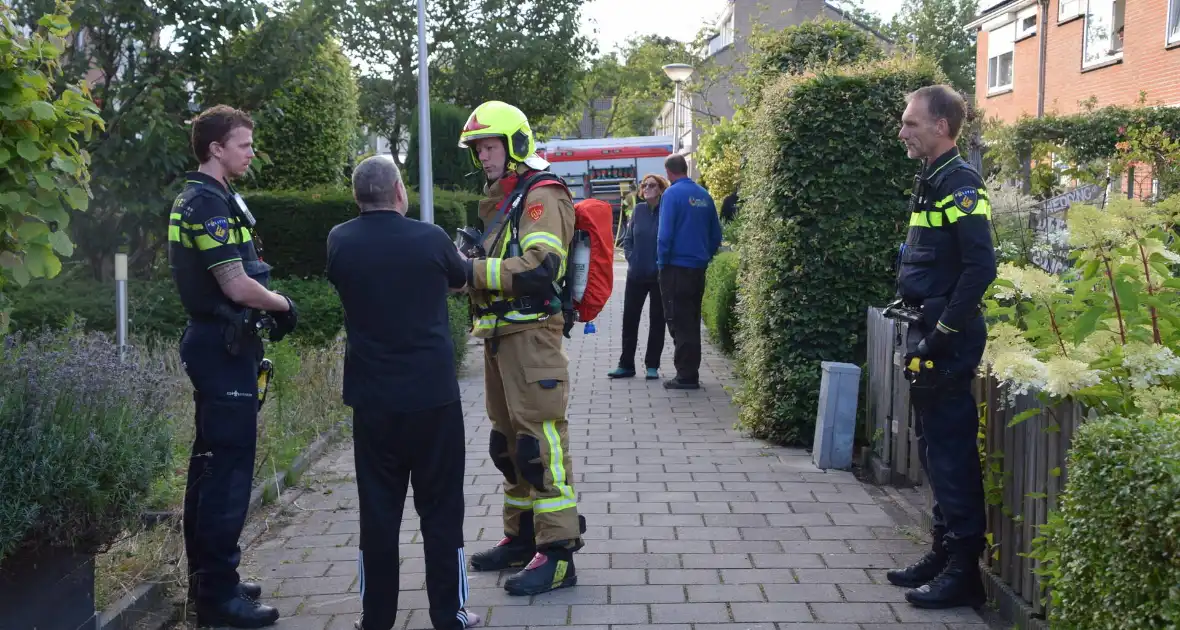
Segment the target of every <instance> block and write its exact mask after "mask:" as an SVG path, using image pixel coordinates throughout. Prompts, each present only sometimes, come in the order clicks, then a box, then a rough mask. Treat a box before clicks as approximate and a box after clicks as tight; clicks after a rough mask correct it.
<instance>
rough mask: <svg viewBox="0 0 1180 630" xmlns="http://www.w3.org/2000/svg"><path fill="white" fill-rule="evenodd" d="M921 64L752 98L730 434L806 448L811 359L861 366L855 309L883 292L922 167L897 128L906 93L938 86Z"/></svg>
mask: <svg viewBox="0 0 1180 630" xmlns="http://www.w3.org/2000/svg"><path fill="white" fill-rule="evenodd" d="M942 78H943V77H942V75H941V72H940V71H939V70H938V68H937V66H935V65H934V64H933V63H931V62H929V61H927V60H921V59H890V60H886V61H880V62H875V63H871V64H866V65H860V66H856V67H840V68H833V69H826V70H822V71H819V72H818V73H817V74H815V75H811V76H806V75H796V76H783V77H782V78H780V79H779V81H778V82H776V83H775V84H773V86H771V87H770V88H768V89H767V90H766V92H765V93H764V94H763V99H762V106H761V107H760V108H759V111H758V113H757V117H756V120H755V123H754V124H753V125H752V131H751V133H750V134H749V135H750V139H751V146H750V147H749V154H748V161H747V164H746V169H745V171H744V172H743V174H742V177H743V180H744V181H745V182H746V184H745V186H743V189H744V190H746V191H748V192H747V195H746V196H745V197H744V198H743V206H742V213H743V214H744V215H745V216H744V217H743V220H742V222H741V224H742V226H743V228H742V229H741V234H740V241H741V248H742V265H741V271H740V273H739V277H738V286H739V287H740V289H739V290H740V291H741V296H740V299H739V314H740V315H739V316H740V319H741V322H740V327H739V332H738V344H737V345H738V348H739V361H738V363H739V364H740V366H741V368H740V369H741V374H742V377H743V378H742V380H743V388H742V390H741V391H740V392H739V394H738V397H737V398H738V402H739V403H740V405H741V414H740V425H741V426H742V427H743V428H744V429H746V430H748V431H750V432H751V433H752V434H753V435H755V436H756V437H759V438H762V439H767V440H770V441H774V442H779V443H784V444H805V443H808V442H809V441H810V439H811V437H812V435H813V431H814V425H815V408H816V404H817V402H818V392H819V384H820V363H821V361H842V362H848V363H853V364H856V365H859V364H861V363H862V360H863V356H864V352H865V349H864V344H865V331H864V328H865V317H864V314H865V308H866V307H867V306H869V305H871V304H884V303H886V302H887V301H888V299H889V298H890V297H891V296H892V295H893V291H894V274H893V271H892V263H893V260H894V258H895V257H896V254H897V247H898V244H899V243H900V242H901V241H902V240H903V239H904V234H905V227H906V216H907V215H906V204H907V201H908V195H909V189H910V187H911V184H912V182H913V177H914V173H915V172H916V171H917V169H918V167H919V163H918V162H916V161H914V160H910V159H908V158H907V157H906V155H905V151H904V149H903V146H902V144H901V143H900V142H898V140H897V129H898V125H899V121H900V119H901V114H902V112H903V111H904V109H905V96H906V94H908V93H909V92H911V91H913V90H915V89H917V88H919V87H922V86H925V85H930V84H933V83H939V82H941V80H942Z"/></svg>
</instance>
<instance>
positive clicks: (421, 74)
mask: <svg viewBox="0 0 1180 630" xmlns="http://www.w3.org/2000/svg"><path fill="white" fill-rule="evenodd" d="M426 66H427V64H426V0H418V201H419V204H420V205H421V206H422V210H421V213H420V215H419V216H420V218H421V220H422V221H423V222H424V223H434V175H433V174H432V173H431V172H430V77H429V76H428V75H427V71H426Z"/></svg>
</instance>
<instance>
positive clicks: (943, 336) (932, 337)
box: [917, 326, 951, 358]
mask: <svg viewBox="0 0 1180 630" xmlns="http://www.w3.org/2000/svg"><path fill="white" fill-rule="evenodd" d="M950 344H951V335H950V333H946V332H943V330H942V327H941V326H935V327H934V330H933V331H931V333H930V334H929V335H926V337H925V338H924V339H922V341H919V342H918V352H917V356H920V357H924V358H928V357H937V356H941V355H942V354H943V353H944V352H946V350H947V348H948V347H949V346H950Z"/></svg>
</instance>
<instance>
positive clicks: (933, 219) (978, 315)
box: [887, 85, 996, 608]
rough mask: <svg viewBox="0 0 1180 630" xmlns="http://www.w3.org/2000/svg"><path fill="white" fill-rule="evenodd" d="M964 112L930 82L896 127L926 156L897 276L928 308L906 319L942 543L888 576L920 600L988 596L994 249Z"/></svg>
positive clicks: (918, 307) (955, 602)
mask: <svg viewBox="0 0 1180 630" xmlns="http://www.w3.org/2000/svg"><path fill="white" fill-rule="evenodd" d="M965 117H966V103H965V102H964V101H963V99H962V97H961V96H959V95H958V94H957V93H956V92H955V91H954V90H953V89H951V88H949V87H947V86H942V85H936V86H931V87H926V88H922V89H920V90H918V91H917V92H915V93H913V94H911V95H910V97H909V105H908V107H907V108H906V110H905V113H904V114H903V116H902V127H901V132H900V134H899V135H900V137H901V139H902V141H904V142H905V144H906V148H907V149H908V152H909V156H910V157H912V158H920V159H922V160H923V168H922V170H921V172H920V173H919V176H918V178H917V180H916V182H915V190H914V194H913V197H912V198H911V207H910V229H909V233H908V235H907V236H906V241H905V243H904V244H903V245H902V246H901V252H900V255H899V262H900V264H899V266H898V276H897V287H898V297H899V298H901V300H902V301H903V303H904V305H905V306H907V307H909V308H910V309H913V310H914V311H917V312H920V313H921V319H920V321H919V322H918V323H914V324H911V325H910V326H909V337H908V339H907V355H906V357H905V362H906V366H907V371H908V374H909V375H910V376H911V387H910V401H911V404H912V405H913V409H914V414H915V430H916V431H917V433H918V436H919V437H918V449H919V458H920V461H921V463H922V468H923V469H924V470H925V472H926V477H927V479H928V480H929V481H930V486H931V489H932V490H933V492H934V508H933V522H934V528H933V529H934V531H933V532H932V533H933V537H934V543H933V547H932V549H931V551H930V552H929V553H928V554H926V556H925V557H923V558H922V559H921V560H919V561H918V562H917V563H915V564H913V565H911V566H909V567H906V568H905V569H900V570H894V571H890V572H889V573H888V574H887V578H888V580H889V581H890V582H891V583H893V584H895V585H898V586H906V587H910V588H913V589H914V590H911V591H909V592H908V593H906V599H907V600H908V601H909V602H910V603H911V604H913V605H914V606H918V607H922V608H950V607H954V606H963V605H970V606H973V607H979V606H981V605H982V604H983V603H984V601H986V596H985V594H984V590H983V582H982V579H981V577H980V572H979V556H980V554H981V553H982V552H983V550H984V548H985V538H984V535H985V533H986V528H987V517H986V511H985V507H984V494H983V481H982V478H983V477H982V471H981V468H980V462H979V451H978V442H977V439H978V437H977V436H978V431H979V420H978V415H979V414H978V412H977V410H976V406H975V399H974V396H973V395H972V393H971V382H972V380H973V379H974V377H975V373H976V370H977V369H978V367H979V363H980V361H981V360H982V357H983V350H984V345H985V344H986V342H987V328H986V325H985V324H984V319H983V314H982V312H981V308H980V305H981V304H982V302H983V295H984V292H985V291H986V290H987V288H988V286H989V285H990V284H991V282H992V280H994V279H995V277H996V257H995V249H994V247H993V245H992V237H991V203H990V201H989V200H988V194H987V191H986V190H985V189H984V187H983V180H982V179H981V178H980V176H979V173H978V172H976V170H975V169H974V168H973V167H972V166H971V165H970V164H968V163H966V162H965V161H963V159H962V158H961V157H960V156H959V151H958V148H957V147H956V146H955V139H956V138H957V137H958V134H959V130H960V128H961V127H962V124H963V119H964V118H965ZM915 367H916V368H917V369H916V370H914V369H913V368H915Z"/></svg>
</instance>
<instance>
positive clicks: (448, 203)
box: [243, 188, 479, 278]
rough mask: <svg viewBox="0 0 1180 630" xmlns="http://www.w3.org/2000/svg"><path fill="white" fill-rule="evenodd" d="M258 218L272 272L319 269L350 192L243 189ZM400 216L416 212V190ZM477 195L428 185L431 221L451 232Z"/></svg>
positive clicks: (350, 205)
mask: <svg viewBox="0 0 1180 630" xmlns="http://www.w3.org/2000/svg"><path fill="white" fill-rule="evenodd" d="M243 196H244V197H245V199H246V204H247V205H248V206H249V207H250V211H251V212H252V213H253V214H254V216H255V217H256V218H257V219H258V235H259V237H260V238H261V241H262V245H263V257H264V258H265V259H266V262H268V263H270V264H271V265H273V266H274V274H275V275H276V276H277V277H287V276H299V277H304V278H306V277H312V276H322V275H324V266H325V265H326V264H327V256H328V251H327V240H328V232H330V231H331V230H332V228H333V227H335V226H336V225H337V224H340V223H344V222H345V221H348V220H350V219H352V218H354V217H356V216H357V212H358V210H357V206H356V202H355V201H354V200H353V198H352V192H351V191H350V190H347V189H343V188H325V189H319V190H307V191H302V190H300V191H265V192H254V193H249V194H244V195H243ZM409 196H410V209H409V211H408V212H407V213H406V216H408V217H411V218H414V219H417V218H419V216H420V207H419V205H418V193H417V192H416V191H413V190H411V191H409ZM478 205H479V196H478V195H475V194H471V193H464V192H457V191H447V190H440V189H438V188H435V189H434V223H435V224H436V225H438V226H439V227H441V228H443V230H444V231H446V233H447V235H449V236H453V235H454V234H455V230H456V229H457V228H459V227H461V226H462V225H464V224H465V223H466V219H467V215H468V207H477V206H478Z"/></svg>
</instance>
